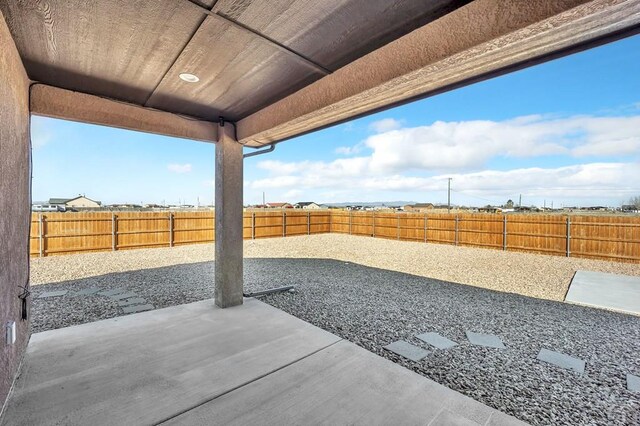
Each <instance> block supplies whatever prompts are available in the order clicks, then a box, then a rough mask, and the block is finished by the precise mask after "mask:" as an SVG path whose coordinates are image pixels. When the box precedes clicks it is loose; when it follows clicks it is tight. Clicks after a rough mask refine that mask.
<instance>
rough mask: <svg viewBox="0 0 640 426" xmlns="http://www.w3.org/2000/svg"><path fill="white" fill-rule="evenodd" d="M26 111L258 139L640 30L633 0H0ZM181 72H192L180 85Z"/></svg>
mask: <svg viewBox="0 0 640 426" xmlns="http://www.w3.org/2000/svg"><path fill="white" fill-rule="evenodd" d="M0 11H1V12H2V14H3V15H4V19H5V20H6V22H7V24H8V26H9V28H10V31H11V33H12V36H13V38H14V41H15V43H16V46H17V48H18V50H19V52H20V55H21V57H22V60H23V63H24V65H25V68H26V71H27V73H28V75H29V77H30V78H31V79H32V80H33V82H34V83H39V84H34V85H33V86H32V105H31V108H32V112H34V113H36V114H42V115H48V116H54V117H59V118H68V119H75V120H79V121H87V122H94V123H100V124H106V125H112V126H116V127H125V128H132V129H137V130H144V131H153V132H157V133H163V134H169V135H176V136H183V137H190V138H194V139H201V140H210V141H215V140H216V139H217V135H216V133H215V126H214V125H213V124H212V123H213V122H215V121H216V120H217V118H218V117H219V116H224V117H225V118H226V119H227V120H231V121H235V122H237V125H238V136H239V139H240V141H241V142H243V143H245V144H247V145H249V146H261V145H264V144H268V143H273V142H277V141H280V140H283V139H286V138H290V137H293V136H296V135H299V134H302V133H305V132H308V131H312V130H315V129H318V128H321V127H325V126H328V125H331V124H335V123H337V122H340V121H345V120H348V119H351V118H353V117H355V116H358V115H363V114H367V113H370V112H372V111H376V110H380V109H384V108H388V107H390V106H392V105H396V104H399V103H402V102H407V101H409V100H413V99H416V98H419V97H424V96H428V95H430V94H433V93H438V92H439V91H443V90H447V89H449V88H452V87H456V86H459V85H462V84H467V83H469V82H472V81H477V80H479V79H483V78H488V77H490V76H493V75H497V74H500V73H503V72H507V71H510V70H513V69H517V68H519V67H524V66H528V65H531V64H533V63H537V62H540V61H544V60H547V59H549V58H553V57H557V56H560V55H564V54H568V53H571V52H574V51H577V50H580V49H585V48H588V47H591V46H594V45H597V44H600V43H604V42H607V41H610V40H613V39H617V38H621V37H624V36H627V35H630V34H634V33H636V32H638V28H639V25H640V0H555V1H546V0H533V1H528V2H522V1H519V0H475V1H469V0H323V1H304V0H219V1H217V2H216V1H215V0H191V1H190V0H138V1H130V0H101V1H85V0H39V1H36V0H3V1H2V2H0ZM181 73H190V74H194V75H196V76H197V77H199V81H198V82H195V83H189V82H186V81H183V80H182V79H181V78H180V74H181Z"/></svg>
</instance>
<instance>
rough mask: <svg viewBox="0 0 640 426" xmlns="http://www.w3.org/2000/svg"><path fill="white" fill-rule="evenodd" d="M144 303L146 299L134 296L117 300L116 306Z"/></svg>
mask: <svg viewBox="0 0 640 426" xmlns="http://www.w3.org/2000/svg"><path fill="white" fill-rule="evenodd" d="M146 303H147V300H146V299H143V298H142V297H134V298H133V299H127V300H121V301H120V302H118V306H129V305H142V304H146Z"/></svg>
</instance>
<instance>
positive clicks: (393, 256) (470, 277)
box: [31, 234, 640, 300]
mask: <svg viewBox="0 0 640 426" xmlns="http://www.w3.org/2000/svg"><path fill="white" fill-rule="evenodd" d="M244 253H245V256H246V257H253V258H281V257H285V258H327V259H336V260H342V261H346V262H353V263H358V264H361V265H365V266H371V267H375V268H381V269H388V270H392V271H398V272H405V273H409V274H414V275H419V276H424V277H429V278H435V279H439V280H444V281H452V282H457V283H461V284H468V285H473V286H476V287H483V288H488V289H492V290H499V291H505V292H510V293H519V294H522V295H525V296H532V297H537V298H542V299H550V300H563V299H564V296H565V293H566V291H567V288H568V285H569V282H570V281H571V278H572V276H573V274H574V273H575V271H576V270H578V269H583V270H589V271H600V272H611V273H617V274H626V275H637V276H640V264H629V263H618V262H607V261H601V260H589V259H578V258H565V257H559V256H547V255H538V254H530V253H516V252H502V251H499V250H490V249H483V248H472V247H455V246H451V245H441V244H425V243H419V242H407V241H394V240H385V239H378V238H367V237H358V236H351V235H341V234H321V235H312V236H300V237H288V238H284V239H283V238H269V239H261V240H248V241H245V244H244ZM213 258H214V249H213V245H212V244H196V245H189V246H182V247H174V248H153V249H140V250H126V251H117V252H101V253H87V254H76V255H67V256H52V257H45V258H35V259H32V262H31V283H32V284H44V283H51V282H62V281H67V280H73V279H78V278H86V277H91V276H97V275H103V274H107V273H112V272H124V271H133V270H138V269H148V268H158V267H162V266H170V265H178V264H185V263H197V262H205V261H210V260H213Z"/></svg>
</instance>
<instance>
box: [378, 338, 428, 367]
mask: <svg viewBox="0 0 640 426" xmlns="http://www.w3.org/2000/svg"><path fill="white" fill-rule="evenodd" d="M384 349H386V350H388V351H391V352H393V353H394V354H397V355H400V356H401V357H404V358H407V359H410V360H411V361H414V362H417V361H420V360H421V359H424V357H426V356H427V355H429V351H425V350H424V349H422V348H420V347H418V346H415V345H412V344H411V343H408V342H405V341H404V340H398V341H397V342H393V343H389V344H388V345H387V346H385V347H384Z"/></svg>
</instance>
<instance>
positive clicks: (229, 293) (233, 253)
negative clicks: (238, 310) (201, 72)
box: [215, 123, 243, 308]
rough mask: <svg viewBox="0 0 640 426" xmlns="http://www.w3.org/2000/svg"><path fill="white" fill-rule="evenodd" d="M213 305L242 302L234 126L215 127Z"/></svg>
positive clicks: (239, 155)
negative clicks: (216, 140)
mask: <svg viewBox="0 0 640 426" xmlns="http://www.w3.org/2000/svg"><path fill="white" fill-rule="evenodd" d="M215 280H216V281H215V284H216V287H215V300H216V305H218V306H220V307H221V308H228V307H230V306H236V305H241V304H242V290H243V288H242V145H240V144H239V143H238V142H237V141H236V140H235V137H234V131H233V125H232V124H230V123H226V124H225V125H224V126H219V128H218V143H217V144H216V266H215Z"/></svg>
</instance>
